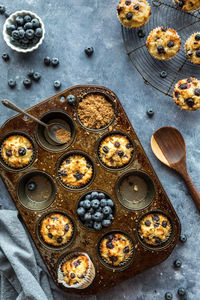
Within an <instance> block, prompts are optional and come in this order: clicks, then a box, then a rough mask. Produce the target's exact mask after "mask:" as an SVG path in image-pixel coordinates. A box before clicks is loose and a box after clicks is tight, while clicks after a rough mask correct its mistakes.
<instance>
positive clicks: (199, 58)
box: [185, 32, 200, 65]
mask: <svg viewBox="0 0 200 300" xmlns="http://www.w3.org/2000/svg"><path fill="white" fill-rule="evenodd" d="M185 52H186V55H187V57H188V58H189V59H190V61H191V62H192V63H193V64H196V65H200V32H197V33H193V34H192V35H191V36H190V37H189V38H188V39H187V41H186V43H185Z"/></svg>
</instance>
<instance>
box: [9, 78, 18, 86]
mask: <svg viewBox="0 0 200 300" xmlns="http://www.w3.org/2000/svg"><path fill="white" fill-rule="evenodd" d="M8 85H9V87H10V88H14V87H15V86H16V81H15V80H14V79H9V80H8Z"/></svg>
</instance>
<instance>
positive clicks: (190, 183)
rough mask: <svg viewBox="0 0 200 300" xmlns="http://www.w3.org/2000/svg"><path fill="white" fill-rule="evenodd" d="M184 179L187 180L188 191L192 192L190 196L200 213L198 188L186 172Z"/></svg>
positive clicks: (183, 174)
mask: <svg viewBox="0 0 200 300" xmlns="http://www.w3.org/2000/svg"><path fill="white" fill-rule="evenodd" d="M182 176H183V179H184V180H185V183H186V185H187V187H188V190H189V192H190V195H191V196H192V199H193V200H194V202H195V204H196V207H197V208H198V210H199V211H200V193H199V191H198V190H197V188H196V187H195V185H194V183H193V181H192V179H191V178H190V176H189V174H188V172H187V171H186V172H184V173H182Z"/></svg>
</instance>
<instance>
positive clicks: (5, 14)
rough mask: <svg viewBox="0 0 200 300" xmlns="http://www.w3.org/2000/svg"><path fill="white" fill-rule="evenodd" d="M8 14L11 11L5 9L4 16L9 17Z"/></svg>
mask: <svg viewBox="0 0 200 300" xmlns="http://www.w3.org/2000/svg"><path fill="white" fill-rule="evenodd" d="M10 15H11V12H10V11H9V10H6V11H5V13H4V16H5V17H6V18H9V17H10Z"/></svg>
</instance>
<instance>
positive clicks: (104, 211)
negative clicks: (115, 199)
mask: <svg viewBox="0 0 200 300" xmlns="http://www.w3.org/2000/svg"><path fill="white" fill-rule="evenodd" d="M103 213H104V215H109V214H111V213H112V209H111V207H110V206H105V207H104V208H103Z"/></svg>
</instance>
